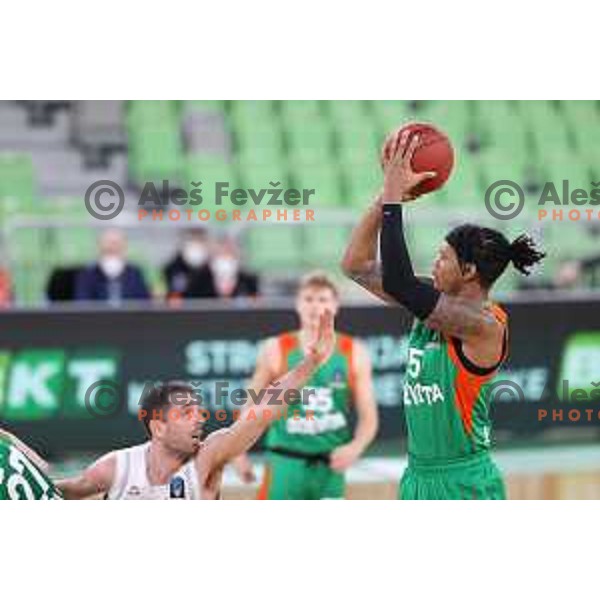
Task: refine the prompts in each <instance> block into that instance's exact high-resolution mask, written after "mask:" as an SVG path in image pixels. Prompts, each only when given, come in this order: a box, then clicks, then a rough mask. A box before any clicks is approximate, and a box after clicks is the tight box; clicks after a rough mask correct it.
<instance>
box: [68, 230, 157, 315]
mask: <svg viewBox="0 0 600 600" xmlns="http://www.w3.org/2000/svg"><path fill="white" fill-rule="evenodd" d="M98 248H99V257H98V261H97V262H96V263H94V264H93V265H90V266H89V267H86V268H84V269H82V270H81V272H80V273H79V275H78V276H77V282H76V285H75V299H76V300H98V301H106V302H109V303H110V304H119V303H120V302H121V301H122V300H146V299H148V298H150V293H149V291H148V288H147V286H146V282H145V281H144V276H143V274H142V271H141V270H140V269H139V268H138V267H137V266H135V265H133V264H130V263H128V262H127V258H126V255H127V240H126V239H125V236H124V235H123V234H122V233H121V232H120V231H117V230H109V231H105V232H104V233H103V234H102V235H101V236H100V238H99V243H98Z"/></svg>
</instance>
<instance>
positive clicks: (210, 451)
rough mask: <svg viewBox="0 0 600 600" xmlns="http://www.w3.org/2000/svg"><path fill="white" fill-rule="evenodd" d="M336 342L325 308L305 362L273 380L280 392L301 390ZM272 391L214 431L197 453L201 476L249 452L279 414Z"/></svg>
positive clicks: (205, 475) (205, 476)
mask: <svg viewBox="0 0 600 600" xmlns="http://www.w3.org/2000/svg"><path fill="white" fill-rule="evenodd" d="M334 345H335V331H334V324H333V314H332V313H331V312H329V311H326V312H325V313H324V314H323V315H322V316H321V319H320V322H319V327H318V330H317V331H316V332H315V334H314V338H313V339H312V340H311V341H310V342H309V344H308V345H307V351H306V355H305V357H304V359H303V360H302V362H301V363H300V364H299V365H298V366H297V367H296V368H295V369H293V370H292V371H290V372H289V373H287V374H286V375H284V376H283V377H281V379H280V380H279V381H277V382H274V383H272V384H271V388H273V389H277V390H279V393H280V394H283V393H285V392H286V391H287V390H298V389H300V388H301V387H302V386H303V385H304V383H305V382H306V381H307V380H308V379H309V378H310V376H311V375H312V374H313V372H314V371H315V369H316V368H317V367H319V366H320V365H321V364H323V363H324V362H326V361H327V360H328V358H329V357H330V356H331V353H332V352H333V349H334ZM271 397H272V394H271V393H268V392H267V393H266V394H264V397H263V400H262V402H261V403H260V404H258V405H257V406H256V408H255V409H253V410H252V413H253V414H252V415H251V416H250V411H249V412H248V413H242V416H241V417H240V419H238V421H236V422H235V423H234V424H233V425H232V426H231V427H228V428H226V429H221V430H219V431H216V432H214V433H211V434H210V435H209V436H208V437H207V438H206V440H205V443H204V444H205V445H204V447H203V449H202V451H201V452H199V453H198V457H197V459H196V460H197V465H198V471H199V475H200V476H201V478H203V479H204V480H206V479H208V478H209V477H210V475H211V473H213V472H214V471H218V470H219V469H222V468H223V465H225V463H227V462H229V461H230V460H232V459H234V458H235V457H236V456H239V455H240V454H242V453H243V452H246V451H247V450H248V449H249V448H250V447H251V446H252V445H253V444H254V443H255V442H256V440H257V439H258V438H259V437H260V436H261V434H262V433H263V432H264V431H265V429H266V428H267V427H268V426H269V424H270V423H271V421H272V420H273V419H274V418H276V417H277V415H276V414H275V413H274V411H273V410H272V409H271V408H270V407H269V405H268V399H270V398H271Z"/></svg>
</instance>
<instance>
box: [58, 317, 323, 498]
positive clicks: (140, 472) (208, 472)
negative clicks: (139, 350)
mask: <svg viewBox="0 0 600 600" xmlns="http://www.w3.org/2000/svg"><path fill="white" fill-rule="evenodd" d="M334 345H335V333H334V325H333V313H331V312H328V311H326V312H324V313H323V315H322V316H321V318H320V319H319V324H318V327H317V328H316V330H315V331H314V332H313V337H312V338H311V339H310V341H309V343H308V349H307V350H308V351H307V353H306V354H305V356H304V357H303V359H302V361H301V362H300V363H298V364H297V365H296V366H295V368H294V369H292V370H290V371H289V372H288V373H287V374H285V375H284V376H283V377H282V378H281V379H280V380H278V381H277V382H275V383H272V384H271V386H269V388H268V390H267V392H269V390H280V391H279V393H280V394H282V393H285V392H286V391H287V390H297V389H299V388H300V387H301V386H303V385H304V384H305V383H306V381H307V380H308V379H309V378H310V377H311V375H312V374H313V372H314V371H315V370H316V369H317V368H318V367H319V366H320V365H322V364H323V363H325V362H327V360H328V359H329V357H330V355H331V353H332V352H333V350H334ZM193 392H194V390H193V388H191V387H190V386H188V385H186V384H182V383H175V384H170V385H169V384H167V385H163V386H162V387H160V388H155V389H154V390H151V391H150V392H149V393H148V394H147V395H146V396H145V397H144V400H143V402H142V410H144V411H145V415H146V417H145V420H144V425H145V427H146V430H147V433H148V436H149V438H150V440H149V442H147V443H146V444H142V445H140V446H135V447H132V448H126V449H123V450H118V451H116V452H111V453H109V454H107V455H105V456H103V457H102V458H100V459H99V460H98V461H96V462H95V463H94V464H93V465H91V466H90V467H89V468H87V469H86V470H85V471H84V472H83V473H82V474H81V475H79V476H78V477H74V478H72V479H66V480H62V481H59V482H58V483H57V486H58V488H59V489H60V490H61V491H62V493H63V495H64V497H65V498H66V499H82V498H87V497H90V496H97V495H104V496H105V497H106V498H108V499H115V500H116V499H125V500H127V499H132V500H135V499H147V500H163V499H165V500H166V499H169V498H180V499H185V500H194V499H206V500H212V499H218V498H219V497H220V493H221V475H222V472H223V467H224V466H225V464H226V463H227V462H229V461H230V460H232V459H233V458H234V457H236V456H239V455H240V454H241V453H242V452H245V451H246V450H248V449H249V448H250V447H251V446H252V445H253V444H254V442H255V441H256V440H257V439H258V438H259V437H260V435H261V434H262V433H263V432H264V430H265V429H266V427H267V426H268V425H269V424H270V422H271V421H272V420H273V418H274V417H275V415H276V411H273V410H270V409H269V407H268V399H269V398H271V397H272V393H266V394H264V400H263V401H262V402H261V403H259V404H258V405H257V406H256V407H255V408H254V409H253V411H252V412H253V415H252V418H249V417H242V418H240V419H238V420H237V421H236V422H235V423H234V424H233V425H232V426H231V427H227V428H223V429H220V430H218V431H215V432H213V433H211V434H210V435H208V436H205V435H203V433H202V425H203V419H202V414H201V410H200V408H199V407H198V405H197V402H196V398H195V397H194V394H193ZM174 411H177V413H175V412H174ZM175 414H177V418H175Z"/></svg>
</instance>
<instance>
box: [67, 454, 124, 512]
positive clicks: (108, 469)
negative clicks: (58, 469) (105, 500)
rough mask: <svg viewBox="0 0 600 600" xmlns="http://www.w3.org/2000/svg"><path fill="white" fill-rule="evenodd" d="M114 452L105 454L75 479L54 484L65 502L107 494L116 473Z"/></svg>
mask: <svg viewBox="0 0 600 600" xmlns="http://www.w3.org/2000/svg"><path fill="white" fill-rule="evenodd" d="M116 464H117V463H116V456H115V453H114V452H110V453H109V454H105V455H104V456H102V457H101V458H99V459H98V460H97V461H96V462H95V463H93V464H92V465H90V466H89V467H87V468H86V469H85V471H83V473H81V474H80V475H77V476H75V477H71V478H69V479H62V480H59V481H57V482H56V487H57V488H58V489H59V490H60V491H61V492H62V495H63V497H64V498H65V499H66V500H83V499H84V498H90V497H92V496H98V495H103V494H106V493H108V491H109V490H110V488H111V486H112V482H113V479H114V476H115V471H116Z"/></svg>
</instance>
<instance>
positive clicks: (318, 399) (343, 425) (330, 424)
mask: <svg viewBox="0 0 600 600" xmlns="http://www.w3.org/2000/svg"><path fill="white" fill-rule="evenodd" d="M278 339H279V347H280V351H281V354H282V357H283V365H284V372H288V371H290V370H292V369H294V368H295V367H296V366H297V365H298V364H299V363H300V362H301V361H302V359H303V352H302V347H301V344H300V340H299V337H298V334H297V333H284V334H282V335H280V336H279V338H278ZM352 353H353V340H352V338H351V337H349V336H347V335H340V334H337V340H336V348H335V350H334V352H333V354H332V355H331V357H330V358H329V360H328V361H327V362H326V363H324V364H323V365H321V366H320V367H319V368H318V369H317V370H316V371H315V372H314V373H313V375H312V377H311V378H310V379H309V380H308V381H307V382H306V383H305V384H304V388H303V390H302V398H303V400H301V401H300V402H298V403H297V404H296V405H291V404H290V405H288V406H287V411H286V412H287V414H286V418H278V419H276V420H274V421H273V423H272V424H271V426H270V427H269V431H268V433H267V440H266V445H267V447H268V448H284V449H286V450H291V451H295V452H302V453H306V454H320V453H328V452H331V451H332V450H333V449H334V448H336V447H337V446H340V445H342V444H345V443H347V442H349V441H350V440H351V439H352V433H351V430H350V426H349V423H348V410H349V405H350V402H351V397H352V373H353V371H352ZM282 408H286V405H285V402H284V406H283V407H282ZM295 411H297V412H295ZM281 412H282V413H283V410H282V411H281Z"/></svg>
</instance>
